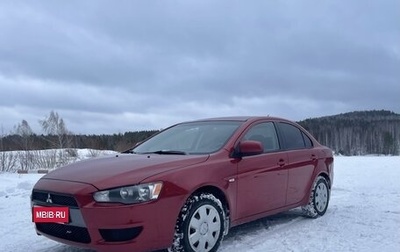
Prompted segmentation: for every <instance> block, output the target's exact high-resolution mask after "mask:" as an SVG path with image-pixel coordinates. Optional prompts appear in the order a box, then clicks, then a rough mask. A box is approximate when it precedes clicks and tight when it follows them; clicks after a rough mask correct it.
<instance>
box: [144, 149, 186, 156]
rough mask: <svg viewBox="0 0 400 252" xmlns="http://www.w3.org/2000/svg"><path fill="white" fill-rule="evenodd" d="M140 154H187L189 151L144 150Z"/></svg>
mask: <svg viewBox="0 0 400 252" xmlns="http://www.w3.org/2000/svg"><path fill="white" fill-rule="evenodd" d="M140 154H160V155H187V152H184V151H179V150H158V151H149V152H143V153H140Z"/></svg>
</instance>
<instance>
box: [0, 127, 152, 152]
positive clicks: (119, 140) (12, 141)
mask: <svg viewBox="0 0 400 252" xmlns="http://www.w3.org/2000/svg"><path fill="white" fill-rule="evenodd" d="M156 132H157V131H155V130H145V131H135V132H126V133H124V134H113V135H74V134H70V135H65V136H64V137H65V138H69V140H68V141H69V143H68V144H67V145H66V146H65V148H79V149H84V148H88V149H96V150H115V151H124V150H127V149H129V148H131V147H133V146H134V145H135V144H136V143H138V142H141V141H143V140H145V139H146V138H148V137H150V136H152V135H154V134H155V133H156ZM58 137H59V136H58V135H44V134H41V135H37V134H32V135H30V136H28V139H24V137H22V136H20V135H15V134H13V135H7V136H4V137H3V138H1V140H0V141H1V142H2V144H0V151H12V150H44V149H52V148H58V147H57V146H54V143H57V141H58ZM26 141H28V142H29V144H28V145H26V147H25V146H23V144H21V143H24V142H26Z"/></svg>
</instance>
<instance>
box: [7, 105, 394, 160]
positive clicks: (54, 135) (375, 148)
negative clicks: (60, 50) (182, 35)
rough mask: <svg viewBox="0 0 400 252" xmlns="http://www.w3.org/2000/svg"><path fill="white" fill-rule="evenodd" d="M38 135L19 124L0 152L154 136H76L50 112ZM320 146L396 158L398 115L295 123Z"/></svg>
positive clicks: (113, 145)
mask: <svg viewBox="0 0 400 252" xmlns="http://www.w3.org/2000/svg"><path fill="white" fill-rule="evenodd" d="M39 123H40V125H41V127H42V131H43V133H42V134H36V133H34V132H33V131H32V130H31V128H30V126H29V124H28V122H26V121H25V120H22V122H21V123H19V124H18V125H16V127H15V130H14V132H12V133H10V134H5V135H4V134H3V135H0V151H12V150H23V151H29V150H43V149H68V148H70V149H74V148H79V149H83V148H88V149H97V150H115V151H124V150H127V149H128V148H131V147H132V146H134V145H135V144H136V143H138V142H141V141H143V140H145V139H146V138H148V137H150V136H151V135H153V134H155V133H157V131H156V130H146V131H135V132H126V133H124V134H121V133H120V134H113V135H76V134H73V133H72V132H70V131H69V130H68V129H67V127H66V125H65V123H64V121H63V119H62V118H61V117H60V116H59V115H58V114H57V113H56V112H53V111H51V112H50V114H49V116H47V117H45V118H44V119H43V120H40V121H39ZM299 123H300V124H301V125H302V126H303V127H304V128H306V129H307V130H309V131H310V132H311V133H312V134H313V135H314V136H315V138H316V139H317V140H318V141H319V142H320V143H322V144H324V145H326V146H328V147H330V148H332V149H333V150H334V151H335V152H336V153H340V154H343V155H366V154H383V155H399V152H400V115H399V114H396V113H394V112H391V111H386V110H379V111H378V110H373V111H356V112H350V113H345V114H339V115H334V116H325V117H320V118H312V119H307V120H303V121H300V122H299Z"/></svg>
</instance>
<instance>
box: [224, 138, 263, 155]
mask: <svg viewBox="0 0 400 252" xmlns="http://www.w3.org/2000/svg"><path fill="white" fill-rule="evenodd" d="M262 153H264V147H263V145H262V143H261V142H259V141H253V140H246V141H243V142H240V143H239V144H238V145H237V147H236V148H235V150H234V152H233V155H232V156H233V157H235V158H241V157H244V156H254V155H259V154H262Z"/></svg>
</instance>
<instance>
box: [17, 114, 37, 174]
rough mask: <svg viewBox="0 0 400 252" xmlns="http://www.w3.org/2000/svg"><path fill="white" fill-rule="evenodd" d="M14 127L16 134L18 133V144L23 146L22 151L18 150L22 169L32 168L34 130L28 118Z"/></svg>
mask: <svg viewBox="0 0 400 252" xmlns="http://www.w3.org/2000/svg"><path fill="white" fill-rule="evenodd" d="M14 129H15V134H16V135H18V138H17V141H18V145H19V146H20V148H21V151H20V152H18V157H19V158H18V159H19V164H20V168H21V169H22V170H29V169H32V168H33V167H34V158H33V155H32V146H33V131H32V129H31V127H30V126H29V123H28V122H27V121H26V120H22V122H21V123H19V124H18V125H17V126H15V127H14Z"/></svg>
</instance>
